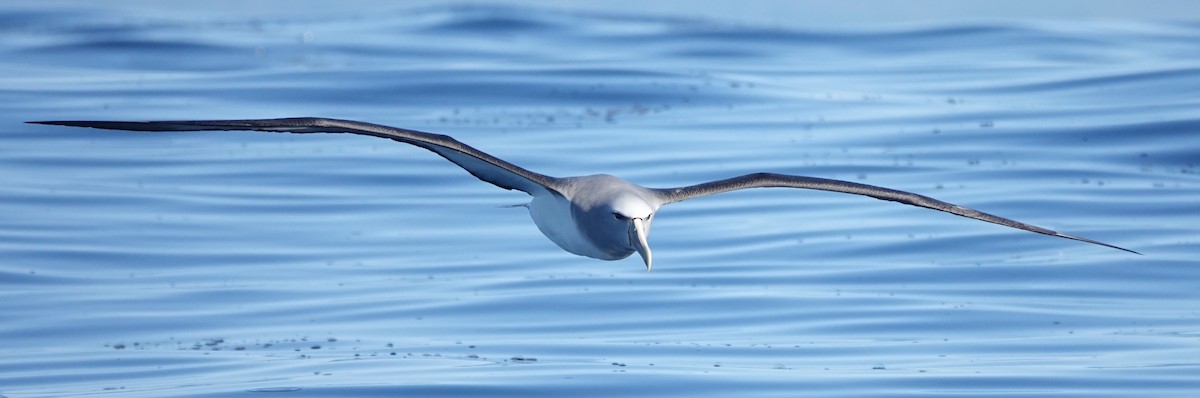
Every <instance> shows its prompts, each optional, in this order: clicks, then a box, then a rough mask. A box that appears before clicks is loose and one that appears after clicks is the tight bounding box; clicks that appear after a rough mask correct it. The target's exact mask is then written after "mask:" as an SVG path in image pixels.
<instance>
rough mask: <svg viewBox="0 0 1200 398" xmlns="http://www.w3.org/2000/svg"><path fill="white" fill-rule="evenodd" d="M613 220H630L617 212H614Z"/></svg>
mask: <svg viewBox="0 0 1200 398" xmlns="http://www.w3.org/2000/svg"><path fill="white" fill-rule="evenodd" d="M613 218H616V219H618V220H621V221H625V220H628V218H626V217H625V216H622V215H621V213H617V212H613Z"/></svg>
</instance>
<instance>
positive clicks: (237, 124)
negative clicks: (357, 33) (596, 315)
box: [29, 117, 559, 195]
mask: <svg viewBox="0 0 1200 398" xmlns="http://www.w3.org/2000/svg"><path fill="white" fill-rule="evenodd" d="M29 123H35V124H50V125H59V126H74V127H92V128H98V129H108V130H128V131H209V130H256V131H270V132H282V133H350V134H361V135H370V136H375V137H380V138H387V139H390V140H395V141H399V142H403V143H406V144H411V145H416V146H418V147H421V148H424V149H427V150H429V151H431V152H433V153H436V154H438V155H439V156H441V157H443V158H446V160H449V161H451V162H454V164H457V165H458V166H460V167H462V168H463V169H465V170H466V171H467V172H468V173H471V175H474V176H475V177H476V178H479V179H480V180H483V181H485V182H488V183H491V184H493V185H496V186H498V187H501V188H504V189H516V190H520V191H524V192H526V193H529V194H531V195H532V194H533V193H534V192H536V191H537V190H546V189H549V190H550V191H551V192H555V191H556V187H557V185H558V184H559V183H558V179H557V178H554V177H550V176H547V175H543V174H538V173H535V172H532V171H529V170H526V169H524V168H521V167H519V166H517V165H514V164H512V163H509V162H506V161H504V160H502V159H499V158H497V157H495V156H492V155H489V154H487V153H484V152H483V151H480V150H478V149H475V148H472V147H471V146H469V145H467V144H463V143H462V142H459V141H458V140H455V139H454V138H451V137H449V136H445V135H440V134H430V133H424V132H420V131H415V130H407V129H400V128H395V127H388V126H383V125H378V124H371V123H363V122H356V121H352V120H339V119H325V118H312V117H306V118H287V119H248V120H175V121H157V122H120V121H83V120H72V121H46V122H29Z"/></svg>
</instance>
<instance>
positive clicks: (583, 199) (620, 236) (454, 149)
mask: <svg viewBox="0 0 1200 398" xmlns="http://www.w3.org/2000/svg"><path fill="white" fill-rule="evenodd" d="M29 123H35V124H49V125H59V126H74V127H92V128H98V129H108V130H127V131H208V130H255V131H269V132H281V133H350V134H361V135H369V136H375V137H380V138H387V139H390V140H393V141H399V142H403V143H405V144H411V145H415V146H418V147H421V148H424V149H426V150H429V151H431V152H433V153H436V154H438V155H439V156H441V157H443V158H446V160H449V161H450V162H453V163H454V164H456V165H458V166H459V167H462V168H463V169H465V170H466V171H467V172H468V173H471V175H473V176H475V177H476V178H479V179H480V180H483V181H485V182H488V183H490V184H492V185H495V186H498V187H500V188H504V189H509V190H512V189H515V190H518V191H522V192H525V193H527V194H529V195H530V196H532V197H533V200H532V201H531V202H530V203H529V204H528V205H526V207H528V208H529V214H530V216H531V217H532V218H533V222H534V224H537V227H538V229H539V230H541V231H542V234H544V235H546V237H547V238H550V240H551V241H553V242H554V243H555V244H557V245H558V246H559V247H561V248H562V249H563V250H566V251H568V252H571V253H573V254H577V255H580V256H585V257H591V258H597V259H601V260H620V259H623V258H626V257H629V256H630V255H631V254H633V253H634V252H637V253H638V254H639V255H640V256H641V257H642V260H643V261H644V262H645V263H646V270H647V271H648V270H650V266H651V265H652V263H653V257H652V256H651V253H650V244H649V243H648V241H647V240H646V238H647V236H648V235H649V234H650V224H651V223H653V222H654V214H655V213H656V212H657V211H658V209H659V208H660V207H662V206H664V205H667V204H671V203H675V202H680V201H684V200H688V199H692V198H698V197H702V196H708V195H713V194H718V193H722V192H729V191H735V190H739V189H747V188H771V187H774V188H801V189H816V190H822V191H832V192H842V193H849V194H855V195H863V196H869V197H872V198H876V199H881V200H887V201H893V202H899V203H903V204H907V205H912V206H918V207H924V208H927V209H933V210H938V211H944V212H947V213H951V214H955V215H959V216H962V217H967V218H972V219H976V220H980V221H987V222H990V223H995V224H1000V225H1003V226H1007V227H1012V228H1017V229H1023V230H1026V231H1030V232H1036V233H1039V234H1045V235H1050V236H1057V237H1060V238H1066V239H1072V240H1077V241H1081V242H1087V243H1092V244H1096V245H1100V246H1105V247H1110V248H1113V249H1118V250H1123V251H1126V252H1130V253H1135V254H1141V253H1138V252H1136V251H1133V250H1129V249H1125V248H1122V247H1118V246H1114V245H1110V244H1108V243H1104V242H1100V241H1096V240H1092V239H1087V238H1083V237H1079V236H1075V235H1069V234H1065V233H1062V232H1058V231H1054V230H1050V229H1046V228H1042V227H1038V226H1034V225H1030V224H1026V223H1023V222H1019V221H1015V220H1011V219H1007V218H1004V217H999V216H994V215H991V214H988V213H984V212H981V211H977V210H973V209H969V208H966V207H963V206H959V205H955V204H952V203H947V202H943V201H940V200H937V199H934V198H931V197H928V196H924V195H919V194H915V193H911V192H905V191H899V190H895V189H889V188H883V187H877V186H874V185H867V184H860V183H856V182H849V181H841V180H832V179H826V178H817V177H805V176H797V175H788V174H775V173H753V174H746V175H743V176H738V177H733V178H727V179H724V180H718V181H712V182H706V183H702V184H696V185H690V186H685V187H678V188H647V187H643V186H640V185H637V184H633V183H631V182H628V181H625V180H622V179H620V178H617V177H614V176H611V175H607V174H596V175H589V176H580V177H561V178H560V177H551V176H548V175H545V174H539V173H535V172H532V171H529V170H526V169H524V168H522V167H520V166H517V165H514V164H512V163H509V162H506V161H504V160H502V159H500V158H497V157H495V156H492V155H489V154H487V153H485V152H483V151H480V150H478V149H475V148H472V147H471V146H468V145H467V144H463V143H462V142H459V141H458V140H455V139H454V138H451V137H450V136H446V135H440V134H431V133H425V132H420V131H415V130H408V129H401V128H395V127H388V126H383V125H378V124H372V123H364V122H357V121H352V120H339V119H327V118H314V117H304V118H285V119H248V120H176V121H157V122H123V121H79V120H75V121H42V122H29Z"/></svg>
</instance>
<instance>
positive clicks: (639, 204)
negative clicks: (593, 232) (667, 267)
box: [612, 194, 654, 271]
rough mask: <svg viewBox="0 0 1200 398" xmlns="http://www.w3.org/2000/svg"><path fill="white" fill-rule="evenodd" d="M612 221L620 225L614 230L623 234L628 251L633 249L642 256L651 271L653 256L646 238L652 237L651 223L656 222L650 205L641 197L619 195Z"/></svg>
mask: <svg viewBox="0 0 1200 398" xmlns="http://www.w3.org/2000/svg"><path fill="white" fill-rule="evenodd" d="M612 219H613V220H614V221H616V222H617V224H618V225H617V228H614V230H617V231H622V232H623V233H622V234H621V235H623V236H622V237H623V238H625V239H623V240H624V241H625V242H623V243H627V244H628V246H626V248H627V249H626V250H629V249H632V251H636V252H637V253H638V254H639V255H641V256H642V260H643V261H645V262H646V270H647V271H649V270H650V266H651V265H652V264H653V256H652V255H651V253H650V244H649V243H647V241H646V237H647V236H648V235H650V223H651V222H652V221H654V220H653V219H654V209H653V208H652V207H651V206H650V203H647V201H646V200H645V199H644V198H643V197H641V196H640V195H634V194H623V195H618V196H617V197H616V198H614V200H613V202H612Z"/></svg>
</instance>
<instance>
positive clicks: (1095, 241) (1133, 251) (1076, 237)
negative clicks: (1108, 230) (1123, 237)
mask: <svg viewBox="0 0 1200 398" xmlns="http://www.w3.org/2000/svg"><path fill="white" fill-rule="evenodd" d="M1056 236H1058V237H1062V238H1067V239H1071V240H1077V241H1080V242H1086V243H1091V244H1093V245H1100V246H1104V247H1108V248H1112V249H1117V250H1120V251H1123V252H1128V253H1133V254H1136V255H1139V256H1144V254H1142V253H1141V252H1139V251H1136V250H1131V249H1126V248H1124V247H1121V246H1117V245H1113V244H1108V243H1104V242H1101V241H1098V240H1093V239H1088V238H1084V237H1082V236H1075V235H1070V234H1064V233H1062V232H1057V233H1056Z"/></svg>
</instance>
